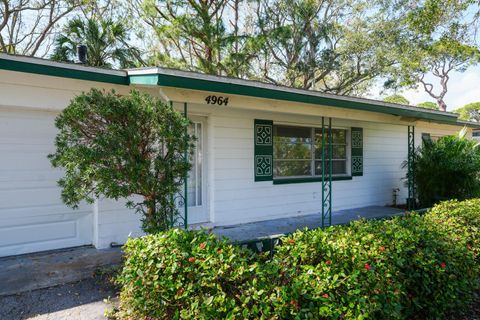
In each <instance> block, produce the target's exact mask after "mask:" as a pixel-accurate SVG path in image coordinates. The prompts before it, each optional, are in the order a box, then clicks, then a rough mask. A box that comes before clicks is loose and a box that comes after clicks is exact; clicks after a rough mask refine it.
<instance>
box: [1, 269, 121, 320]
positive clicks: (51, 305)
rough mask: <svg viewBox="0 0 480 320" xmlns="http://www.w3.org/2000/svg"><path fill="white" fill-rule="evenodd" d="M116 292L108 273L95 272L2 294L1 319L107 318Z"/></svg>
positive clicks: (64, 319)
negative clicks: (79, 278)
mask: <svg viewBox="0 0 480 320" xmlns="http://www.w3.org/2000/svg"><path fill="white" fill-rule="evenodd" d="M116 296H117V291H116V288H115V287H114V286H113V285H112V283H111V281H110V276H109V275H105V274H103V275H96V276H93V277H91V278H88V279H85V280H81V281H78V282H75V283H69V284H64V285H59V286H56V287H51V288H45V289H37V290H33V291H28V292H23V293H20V294H15V295H8V296H2V297H0V319H12V320H24V319H35V320H67V319H68V320H99V319H106V318H105V317H104V312H105V310H106V309H111V308H112V307H113V306H114V304H115V303H116ZM104 300H106V301H104ZM109 301H110V302H109Z"/></svg>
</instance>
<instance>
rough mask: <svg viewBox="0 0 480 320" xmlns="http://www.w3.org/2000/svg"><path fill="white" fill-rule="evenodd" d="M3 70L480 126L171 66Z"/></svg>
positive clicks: (3, 60) (22, 65) (33, 63)
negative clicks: (165, 67)
mask: <svg viewBox="0 0 480 320" xmlns="http://www.w3.org/2000/svg"><path fill="white" fill-rule="evenodd" d="M83 68H84V70H83ZM2 69H3V70H9V71H15V72H25V73H33V74H39V75H45V76H52V77H61V78H69V79H77V80H86V81H95V82H104V83H111V84H117V85H126V86H127V85H130V84H133V85H148V86H156V85H158V86H164V87H172V88H183V89H192V90H201V91H210V92H218V93H223V94H235V95H242V96H249V97H256V98H265V99H274V100H283V101H290V102H300V103H308V104H315V105H320V106H328V107H339V108H345V109H352V110H363V111H369V112H377V113H384V114H390V115H396V116H402V117H407V118H415V119H422V120H427V121H434V122H437V123H448V124H455V125H464V126H468V127H472V128H480V125H479V124H477V123H471V122H465V121H460V120H458V115H457V114H455V113H450V112H445V113H444V112H434V111H427V110H422V109H421V108H416V107H412V106H403V105H396V104H391V103H384V102H381V101H375V100H369V99H364V98H353V97H347V96H335V95H332V94H322V93H320V92H315V91H308V90H298V89H294V88H288V87H281V86H278V87H277V86H273V85H269V84H265V83H260V82H255V81H249V80H241V79H235V78H227V77H218V76H209V75H204V74H199V73H194V72H185V71H179V70H173V69H163V68H146V69H134V70H109V69H101V68H93V67H84V66H79V65H75V64H68V63H60V62H53V61H50V60H46V59H38V58H32V57H25V56H16V55H10V54H4V53H0V70H2ZM293 108H294V106H293Z"/></svg>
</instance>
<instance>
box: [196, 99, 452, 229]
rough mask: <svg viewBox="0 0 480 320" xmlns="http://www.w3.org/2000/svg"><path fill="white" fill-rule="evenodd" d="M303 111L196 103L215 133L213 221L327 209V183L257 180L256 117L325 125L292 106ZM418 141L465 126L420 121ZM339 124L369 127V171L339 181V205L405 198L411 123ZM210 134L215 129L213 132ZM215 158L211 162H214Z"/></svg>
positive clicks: (336, 123)
mask: <svg viewBox="0 0 480 320" xmlns="http://www.w3.org/2000/svg"><path fill="white" fill-rule="evenodd" d="M291 107H292V109H295V110H296V112H297V114H296V115H292V114H285V113H274V112H259V111H251V110H249V111H248V112H246V111H245V110H242V109H236V108H232V109H228V108H214V109H212V108H207V107H205V106H202V105H200V104H190V105H189V111H190V112H193V113H195V112H199V113H202V112H205V113H206V114H208V121H209V122H210V127H211V128H212V129H211V130H212V131H213V133H211V134H212V135H213V137H210V139H209V141H211V144H212V147H211V150H210V152H211V153H213V157H212V158H213V159H212V160H213V161H214V164H210V165H211V167H212V168H213V169H212V170H213V172H212V176H211V177H210V180H209V184H210V187H211V188H210V190H211V192H210V193H213V194H214V199H211V202H212V205H211V207H212V208H213V209H211V212H210V217H211V221H212V222H213V224H214V225H230V224H236V223H245V222H251V221H259V220H267V219H273V218H279V217H289V216H297V215H303V214H312V213H318V212H319V211H320V210H321V209H320V208H321V183H320V182H306V183H293V184H280V185H279V184H273V183H272V182H271V181H264V182H255V181H254V168H253V166H254V160H253V157H254V143H253V139H254V127H253V125H254V119H268V120H273V121H274V123H281V124H295V125H307V126H320V125H321V113H322V112H321V108H318V116H313V115H312V114H308V115H301V114H300V113H301V112H302V106H291ZM416 125H418V129H417V131H416V136H417V138H416V144H417V146H418V145H419V144H420V143H421V133H422V132H428V133H430V134H431V135H432V136H434V135H438V136H442V135H447V134H454V133H455V132H457V131H458V130H459V129H461V128H460V127H457V126H446V125H436V124H430V123H423V122H422V123H417V124H416ZM332 126H333V127H339V128H347V129H349V128H351V127H361V128H363V130H364V131H363V132H364V143H363V144H364V173H363V176H360V177H353V178H352V180H344V181H333V201H332V203H333V210H334V211H337V210H341V209H349V208H359V207H364V206H370V205H390V204H392V201H393V189H396V188H399V189H400V193H399V196H398V203H405V199H406V197H407V190H406V187H405V185H404V182H403V177H404V176H405V170H404V169H403V168H402V163H403V161H405V159H406V157H407V125H406V124H401V125H396V124H387V123H378V122H369V121H357V120H346V119H338V118H333V120H332ZM207 134H209V133H207ZM212 160H211V161H212Z"/></svg>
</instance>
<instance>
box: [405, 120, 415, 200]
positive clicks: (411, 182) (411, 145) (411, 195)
mask: <svg viewBox="0 0 480 320" xmlns="http://www.w3.org/2000/svg"><path fill="white" fill-rule="evenodd" d="M407 185H408V198H407V208H408V210H413V209H415V204H416V198H417V195H416V185H415V127H414V126H408V158H407Z"/></svg>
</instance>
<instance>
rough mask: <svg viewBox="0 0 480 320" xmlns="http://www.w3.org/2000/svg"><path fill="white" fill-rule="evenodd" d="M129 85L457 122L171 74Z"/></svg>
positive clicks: (137, 77) (433, 114) (146, 76)
mask: <svg viewBox="0 0 480 320" xmlns="http://www.w3.org/2000/svg"><path fill="white" fill-rule="evenodd" d="M129 77H130V83H131V84H138V85H159V86H163V87H173V88H183V89H192V90H201V91H211V92H218V93H224V94H235V95H243V96H250V97H256V98H266V99H275V100H283V101H291V102H301V103H309V104H316V105H323V106H329V107H339V108H346V109H352V110H363V111H370V112H379V113H384V114H390V115H396V116H403V117H413V118H417V119H423V120H431V121H436V122H442V123H456V121H457V115H456V114H452V113H445V114H441V113H439V112H429V111H423V110H421V109H419V108H415V107H411V108H408V107H404V108H402V107H401V106H398V107H391V106H388V105H384V104H383V103H379V104H377V103H374V102H373V101H372V102H369V100H366V99H365V100H366V101H365V102H358V101H350V100H346V99H340V98H337V97H333V96H332V97H327V96H318V95H312V94H309V92H307V91H306V92H305V93H301V92H298V91H297V92H291V91H285V90H282V87H279V88H268V87H260V86H254V85H243V84H238V83H230V82H223V81H214V80H206V79H199V78H194V77H185V76H180V75H172V74H161V73H153V74H152V73H151V74H144V75H141V74H134V75H130V76H129Z"/></svg>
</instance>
